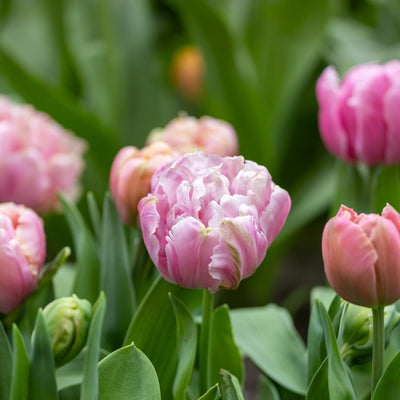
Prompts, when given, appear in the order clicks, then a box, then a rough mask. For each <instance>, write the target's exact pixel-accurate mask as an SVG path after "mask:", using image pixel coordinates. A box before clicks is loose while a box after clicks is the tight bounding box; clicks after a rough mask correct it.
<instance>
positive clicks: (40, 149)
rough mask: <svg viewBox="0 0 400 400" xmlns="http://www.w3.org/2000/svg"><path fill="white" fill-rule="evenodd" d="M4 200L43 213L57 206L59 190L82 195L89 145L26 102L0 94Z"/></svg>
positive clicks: (0, 189) (0, 198)
mask: <svg viewBox="0 0 400 400" xmlns="http://www.w3.org/2000/svg"><path fill="white" fill-rule="evenodd" d="M0 142H1V146H0V202H10V201H11V202H14V203H18V204H24V205H26V206H27V207H30V208H32V209H34V210H35V211H36V212H39V213H48V212H51V211H54V210H56V209H58V208H59V201H58V193H61V194H62V195H63V196H64V197H66V198H68V199H70V200H76V199H77V198H78V196H79V194H80V185H79V178H80V175H81V173H82V170H83V167H84V162H83V159H82V155H83V153H84V152H85V150H86V143H85V142H84V141H83V140H82V139H79V138H77V137H75V136H74V135H73V134H72V133H70V132H68V131H66V130H64V129H63V128H62V127H61V126H60V125H58V124H57V123H56V122H55V121H53V120H51V119H50V117H49V116H48V115H46V114H44V113H42V112H39V111H37V110H35V109H34V108H33V107H31V106H28V105H18V104H15V103H13V102H11V101H10V100H8V99H7V98H5V97H0Z"/></svg>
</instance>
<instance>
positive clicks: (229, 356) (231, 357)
mask: <svg viewBox="0 0 400 400" xmlns="http://www.w3.org/2000/svg"><path fill="white" fill-rule="evenodd" d="M210 345H211V352H210V354H211V373H210V375H211V383H214V382H218V378H219V376H220V370H221V369H225V370H228V371H231V372H232V374H233V375H235V376H236V377H237V379H238V380H239V382H241V381H242V379H243V364H242V357H241V355H240V352H239V349H238V347H237V345H236V343H235V341H234V338H233V332H232V327H231V320H230V317H229V309H228V306H226V305H223V306H221V307H218V308H217V309H215V310H214V312H213V315H212V320H211V344H210Z"/></svg>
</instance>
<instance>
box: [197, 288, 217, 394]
mask: <svg viewBox="0 0 400 400" xmlns="http://www.w3.org/2000/svg"><path fill="white" fill-rule="evenodd" d="M213 303H214V295H213V294H211V293H210V292H209V291H208V290H207V289H203V315H202V320H201V329H200V344H199V347H200V350H199V351H200V353H199V389H200V395H201V394H203V393H205V392H206V391H207V390H208V388H209V387H210V336H211V315H212V310H213Z"/></svg>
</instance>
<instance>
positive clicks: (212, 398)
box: [198, 383, 221, 400]
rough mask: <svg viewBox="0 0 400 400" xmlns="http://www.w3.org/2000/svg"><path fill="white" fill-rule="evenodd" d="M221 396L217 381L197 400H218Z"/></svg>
mask: <svg viewBox="0 0 400 400" xmlns="http://www.w3.org/2000/svg"><path fill="white" fill-rule="evenodd" d="M220 398H221V392H220V390H219V385H218V383H217V384H216V385H214V386H213V387H211V388H210V389H208V390H207V392H206V393H204V394H203V395H202V396H200V397H199V398H198V400H219V399H220Z"/></svg>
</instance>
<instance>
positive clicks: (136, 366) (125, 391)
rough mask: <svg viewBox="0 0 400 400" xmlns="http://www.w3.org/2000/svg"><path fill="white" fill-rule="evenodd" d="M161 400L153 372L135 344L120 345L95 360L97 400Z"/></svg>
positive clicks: (152, 368) (150, 365)
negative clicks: (98, 359) (105, 355)
mask: <svg viewBox="0 0 400 400" xmlns="http://www.w3.org/2000/svg"><path fill="white" fill-rule="evenodd" d="M127 399H129V400H135V399H137V400H144V399H149V400H150V399H152V400H153V399H154V400H157V399H161V395H160V386H159V383H158V379H157V374H156V371H155V369H154V367H153V365H152V364H151V362H150V360H149V359H148V358H147V357H146V356H145V355H144V353H142V352H141V351H140V350H139V349H138V348H137V347H135V345H133V344H131V345H129V346H125V347H122V348H121V349H118V350H116V351H114V352H113V353H111V354H110V355H108V356H107V357H105V358H103V360H101V362H100V363H99V400H127Z"/></svg>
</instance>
